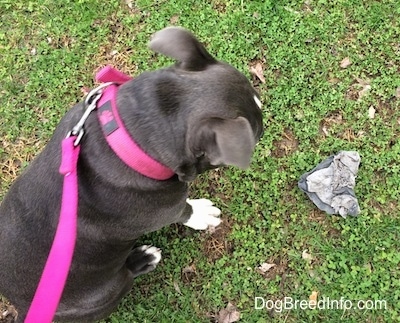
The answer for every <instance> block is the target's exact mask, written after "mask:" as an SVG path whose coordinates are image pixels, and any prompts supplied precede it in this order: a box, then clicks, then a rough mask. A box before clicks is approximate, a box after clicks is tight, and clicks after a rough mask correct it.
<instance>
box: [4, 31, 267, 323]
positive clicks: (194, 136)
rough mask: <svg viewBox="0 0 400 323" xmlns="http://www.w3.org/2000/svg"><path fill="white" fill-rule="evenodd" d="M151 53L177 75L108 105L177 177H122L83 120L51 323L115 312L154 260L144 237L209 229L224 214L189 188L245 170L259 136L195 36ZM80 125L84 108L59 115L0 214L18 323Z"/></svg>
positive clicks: (247, 101) (43, 254)
mask: <svg viewBox="0 0 400 323" xmlns="http://www.w3.org/2000/svg"><path fill="white" fill-rule="evenodd" d="M149 47H150V49H151V50H153V51H155V52H157V53H159V54H163V55H166V56H169V57H171V58H173V59H174V60H175V61H176V63H175V64H174V65H172V66H169V67H166V68H163V69H159V70H155V71H150V72H144V73H143V74H141V75H139V76H137V77H135V78H134V79H132V80H130V81H128V82H125V83H124V84H122V85H120V86H119V87H118V92H117V96H116V103H117V106H118V110H119V114H120V118H121V119H122V121H123V123H124V125H125V128H126V130H127V132H128V133H129V135H130V136H131V137H132V138H133V139H134V141H135V142H136V143H137V144H138V145H139V146H140V147H141V148H142V149H143V150H144V151H145V153H146V154H148V155H149V156H151V157H152V158H153V159H154V160H156V161H157V162H159V163H160V164H162V165H164V166H165V167H167V168H168V169H170V170H172V172H173V175H172V176H171V177H170V178H168V179H163V180H157V179H153V178H150V177H148V176H145V175H143V174H141V173H140V172H138V171H136V170H134V169H132V168H130V167H128V166H127V165H126V163H124V161H123V160H121V159H120V158H119V157H118V155H117V154H116V153H115V152H114V151H113V150H112V149H111V148H110V146H109V144H108V143H107V141H106V139H105V136H104V133H103V130H102V128H101V125H100V124H99V120H98V118H97V117H96V115H95V114H90V115H89V117H88V118H87V121H86V123H85V135H84V136H83V138H82V141H81V152H80V155H79V162H78V181H79V208H78V233H77V242H76V246H75V251H74V256H73V261H72V265H71V268H70V272H69V276H68V279H67V282H66V286H65V289H64V291H63V294H62V298H61V301H60V304H59V306H58V309H57V312H56V316H55V320H56V321H58V322H65V321H66V322H91V321H95V320H99V319H103V318H106V317H107V316H109V315H110V313H111V312H112V311H113V310H115V308H116V307H117V305H118V303H119V302H120V300H121V299H122V297H124V295H126V294H127V293H128V292H129V291H130V289H131V288H132V285H133V280H134V278H135V277H137V276H139V275H141V274H145V273H148V272H150V271H151V270H153V269H154V268H155V267H156V265H157V264H158V262H159V261H160V259H161V251H160V250H159V249H158V248H156V247H153V246H139V247H138V246H135V240H136V239H138V238H139V237H140V236H142V235H143V234H145V233H149V232H153V231H155V230H158V229H160V228H162V227H164V226H167V225H169V224H172V223H183V224H184V225H187V226H189V227H191V228H194V229H197V230H203V229H206V228H207V227H208V226H217V225H218V224H219V223H220V221H221V220H220V218H219V213H220V210H219V209H218V208H216V207H215V206H213V204H212V202H210V201H209V200H207V199H198V200H191V199H188V196H187V195H188V185H189V182H191V181H193V180H194V179H195V178H196V176H197V175H198V174H200V173H203V172H205V171H207V170H210V169H214V168H217V167H220V166H224V165H231V166H237V167H240V168H243V169H245V168H247V167H248V166H249V164H250V161H251V156H252V153H253V151H254V147H255V145H256V143H257V141H258V140H259V139H260V137H261V135H262V133H263V124H262V113H261V102H260V97H259V95H258V94H257V92H256V91H255V89H254V88H253V87H252V86H251V84H250V82H249V81H248V79H247V78H246V77H245V76H244V75H243V74H242V73H240V72H239V71H238V70H236V69H235V68H234V67H232V66H230V65H229V64H227V63H225V62H222V61H219V60H217V59H215V58H214V57H213V56H212V55H211V54H209V53H208V51H207V50H206V49H205V47H204V46H203V45H202V44H201V43H200V42H199V41H198V40H197V39H196V38H195V36H194V35H193V34H192V33H191V32H189V31H187V30H186V29H183V28H181V27H167V28H165V29H163V30H161V31H158V32H156V33H155V34H154V35H153V37H152V39H151V40H150V42H149ZM82 113H83V103H78V104H77V105H75V106H74V107H73V108H72V109H71V110H69V111H68V112H67V113H66V115H65V116H64V117H63V118H62V119H61V121H60V123H59V125H58V126H57V128H56V130H55V132H54V134H53V136H52V137H51V139H50V141H49V142H48V144H47V145H46V146H45V148H44V149H43V151H42V152H41V153H40V154H39V155H38V156H37V157H36V158H35V159H34V160H33V161H32V162H31V163H30V165H29V166H28V167H27V168H26V170H25V171H24V172H23V173H22V174H21V175H20V176H19V177H18V178H17V179H16V181H15V182H14V183H13V184H12V185H11V187H10V189H9V192H8V193H7V194H6V196H5V198H4V200H3V201H2V203H1V205H0V223H1V230H0V254H1V257H0V268H1V270H0V294H2V295H4V296H5V297H6V298H7V299H8V300H9V301H10V302H11V303H13V305H14V306H15V307H16V308H17V311H18V313H19V315H18V322H23V320H24V318H25V317H26V314H27V311H28V308H29V305H30V302H31V301H32V298H33V295H34V293H35V290H36V287H37V284H38V281H39V279H40V276H41V273H42V270H43V267H44V264H45V262H46V259H47V256H48V253H49V250H50V247H51V244H52V241H53V237H54V233H55V230H56V227H57V223H58V218H59V212H60V205H61V195H62V185H63V184H62V181H63V177H62V176H61V175H60V174H59V172H58V169H59V165H60V162H61V148H60V146H61V141H62V140H63V139H64V138H65V136H66V134H67V133H68V131H69V130H71V128H72V127H73V126H74V125H75V124H76V123H77V122H78V120H79V119H80V118H81V116H82Z"/></svg>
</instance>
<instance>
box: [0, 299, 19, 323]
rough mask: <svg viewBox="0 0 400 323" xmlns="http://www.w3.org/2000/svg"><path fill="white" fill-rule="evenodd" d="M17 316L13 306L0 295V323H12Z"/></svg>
mask: <svg viewBox="0 0 400 323" xmlns="http://www.w3.org/2000/svg"><path fill="white" fill-rule="evenodd" d="M17 316H18V313H17V311H16V310H15V307H14V306H12V305H10V304H9V303H8V302H5V301H3V300H2V298H1V297H0V323H13V322H15V320H16V318H17Z"/></svg>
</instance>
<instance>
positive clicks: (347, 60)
mask: <svg viewBox="0 0 400 323" xmlns="http://www.w3.org/2000/svg"><path fill="white" fill-rule="evenodd" d="M350 65H351V61H350V58H349V57H346V58H344V59H342V61H341V62H340V67H341V68H347V67H349V66H350Z"/></svg>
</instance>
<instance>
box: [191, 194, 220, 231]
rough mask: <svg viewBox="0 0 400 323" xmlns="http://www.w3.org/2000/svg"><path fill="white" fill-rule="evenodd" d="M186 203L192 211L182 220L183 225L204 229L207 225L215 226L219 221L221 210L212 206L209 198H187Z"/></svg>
mask: <svg viewBox="0 0 400 323" xmlns="http://www.w3.org/2000/svg"><path fill="white" fill-rule="evenodd" d="M186 203H187V204H188V205H187V207H189V208H190V209H191V210H192V212H191V214H190V217H189V219H187V220H186V221H184V222H183V224H184V225H186V226H188V227H190V228H192V229H195V230H205V229H207V228H208V227H216V226H218V225H219V224H220V223H221V219H220V218H219V216H220V214H221V210H220V209H219V208H217V207H215V206H213V203H212V202H211V201H210V200H207V199H198V200H191V199H187V200H186Z"/></svg>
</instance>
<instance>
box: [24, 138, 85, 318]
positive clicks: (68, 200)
mask: <svg viewBox="0 0 400 323" xmlns="http://www.w3.org/2000/svg"><path fill="white" fill-rule="evenodd" d="M75 140H76V137H74V136H72V137H68V138H66V139H64V140H63V142H62V144H61V145H62V161H61V166H60V170H59V171H60V173H61V174H62V175H64V185H63V195H62V202H61V212H60V219H59V222H58V226H57V231H56V234H55V237H54V241H53V245H52V246H51V250H50V253H49V256H48V258H47V262H46V265H45V268H44V270H43V273H42V277H41V279H40V282H39V285H38V287H37V289H36V293H35V297H34V298H33V301H32V303H31V306H30V308H29V311H28V314H27V316H26V318H25V323H46V322H51V321H52V319H53V317H54V314H55V312H56V310H57V306H58V304H59V302H60V299H61V295H62V292H63V290H64V286H65V282H66V280H67V276H68V272H69V268H70V266H71V262H72V255H73V254H74V247H75V241H76V233H77V214H78V176H77V164H78V157H79V150H80V146H76V147H75V146H74V141H75Z"/></svg>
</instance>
